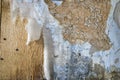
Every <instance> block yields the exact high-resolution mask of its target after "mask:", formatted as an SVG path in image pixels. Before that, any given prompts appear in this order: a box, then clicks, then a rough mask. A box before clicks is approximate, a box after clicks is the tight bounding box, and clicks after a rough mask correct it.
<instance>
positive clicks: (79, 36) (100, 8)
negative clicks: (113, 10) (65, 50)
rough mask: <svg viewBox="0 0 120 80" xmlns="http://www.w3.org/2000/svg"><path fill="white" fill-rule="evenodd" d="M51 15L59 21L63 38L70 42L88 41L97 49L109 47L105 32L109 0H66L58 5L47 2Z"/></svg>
mask: <svg viewBox="0 0 120 80" xmlns="http://www.w3.org/2000/svg"><path fill="white" fill-rule="evenodd" d="M48 5H49V9H50V12H51V13H52V15H53V16H54V17H55V18H56V19H57V20H58V21H60V24H61V25H62V28H63V35H64V39H65V40H68V41H70V42H71V43H76V40H77V41H78V42H81V41H82V42H90V43H91V44H92V45H93V47H95V48H96V49H97V50H106V49H109V48H110V47H111V45H110V44H109V38H108V37H107V35H106V33H105V29H106V20H107V18H108V14H109V11H110V6H111V5H110V0H105V1H102V0H82V1H79V0H78V1H77V0H70V1H69V0H68V1H64V2H63V3H62V4H61V5H60V6H56V5H55V4H53V3H52V2H49V3H48Z"/></svg>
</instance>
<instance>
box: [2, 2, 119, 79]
mask: <svg viewBox="0 0 120 80" xmlns="http://www.w3.org/2000/svg"><path fill="white" fill-rule="evenodd" d="M40 1H43V2H41V3H38V4H40V5H38V6H37V7H38V8H37V10H36V8H35V10H36V13H37V14H40V15H42V16H39V15H37V16H38V17H37V18H35V16H32V18H35V19H36V21H38V22H39V21H41V20H42V19H44V20H45V22H44V23H43V24H44V27H43V38H44V74H45V77H46V78H47V79H48V80H111V79H112V80H119V78H120V74H119V73H120V61H119V60H120V54H119V52H120V42H119V41H120V36H119V35H120V29H119V28H118V25H117V24H116V23H115V21H114V20H113V15H114V12H115V9H116V8H115V7H116V4H117V3H118V1H119V0H111V1H109V0H65V1H64V2H63V3H62V4H61V5H55V4H56V2H54V4H53V3H52V2H50V1H49V0H46V2H47V4H48V5H49V9H50V12H49V10H48V7H47V5H46V4H44V0H40ZM30 7H31V6H30ZM26 8H27V7H26ZM33 8H34V7H33ZM33 8H32V9H33ZM42 9H44V10H42ZM7 10H9V9H7ZM23 10H24V9H23ZM29 11H31V10H29ZM31 12H32V11H31ZM33 12H34V10H33ZM24 13H26V10H25V12H24V11H23V14H24ZM44 13H45V14H44ZM50 13H51V14H52V15H53V16H54V17H53V16H52V15H51V14H50ZM6 14H7V13H6ZM14 14H16V13H14ZM3 15H5V14H3ZM7 15H9V14H7ZM22 16H24V15H22ZM25 16H28V17H30V16H29V14H28V15H25ZM118 16H119V14H118ZM28 17H27V19H28V20H29V18H28ZM6 18H7V17H5V18H3V22H4V21H6ZM39 18H40V20H39ZM4 19H5V20H4ZM32 22H33V23H34V20H32V21H31V22H29V21H28V24H29V26H28V27H29V28H30V26H32V28H33V29H34V25H35V24H30V23H32ZM59 22H60V23H59ZM8 23H9V22H8ZM23 23H24V25H22V24H21V22H19V18H18V19H17V22H16V23H15V24H16V25H17V27H15V26H14V29H16V30H17V31H16V30H15V31H16V34H15V35H12V34H14V33H15V32H14V30H13V32H12V31H9V30H7V31H8V32H10V34H9V35H10V36H11V35H12V38H13V37H16V38H14V39H16V40H17V41H16V45H14V46H13V47H12V48H15V47H19V48H21V47H20V46H21V45H22V48H24V49H23V50H22V51H21V50H20V49H19V48H16V51H17V52H18V51H19V52H22V53H24V51H25V52H26V53H27V52H28V53H29V54H28V53H27V54H19V56H17V55H16V56H15V57H16V60H15V61H14V58H12V57H13V56H14V55H13V54H12V53H11V54H12V55H11V54H8V55H6V54H3V53H2V54H1V55H3V57H4V56H6V57H7V58H8V59H11V60H12V61H11V63H12V64H11V65H9V63H8V64H7V62H6V63H5V62H3V63H2V64H3V65H4V64H7V66H9V68H11V70H9V69H7V70H6V71H5V70H1V71H2V72H3V73H4V74H1V75H2V77H1V79H3V78H4V77H5V75H7V74H11V75H10V76H7V79H9V78H10V79H12V80H14V79H22V80H26V79H27V80H30V79H33V80H35V79H37V77H36V75H37V74H41V73H37V71H38V70H39V68H38V67H39V66H40V65H41V64H42V63H41V64H39V63H40V62H41V61H40V62H39V60H38V59H37V58H38V57H37V56H36V57H34V58H33V55H32V57H31V54H32V51H34V52H33V53H34V54H35V53H36V54H37V55H39V54H40V52H39V51H38V50H40V49H39V48H41V50H40V51H42V50H43V44H42V45H41V46H40V47H36V45H38V44H39V43H37V44H36V43H34V45H33V43H31V45H30V52H29V49H28V48H29V47H28V48H27V51H26V50H25V48H26V47H25V46H24V45H25V44H24V43H25V42H24V41H25V39H24V38H23V35H21V33H22V30H23V27H22V29H21V27H20V26H25V24H26V23H27V21H26V20H23ZM4 25H5V24H3V25H2V26H4ZM6 25H7V24H6ZM2 28H3V29H2V33H4V34H6V33H5V32H7V31H5V32H4V30H5V29H4V27H2ZM7 28H8V29H10V28H9V27H8V26H7ZM37 28H38V27H37ZM33 29H31V31H32V30H33ZM33 31H34V30H33ZM38 31H39V30H38ZM105 31H106V32H105ZM8 32H7V33H8ZM19 32H21V33H19ZM17 34H20V36H18V35H17ZM28 34H29V33H28ZM35 35H38V34H37V33H36V34H34V35H32V37H33V39H35V40H37V39H36V38H35V37H34V36H35ZM2 36H3V34H2ZM6 36H7V35H6ZM21 36H22V39H23V40H24V41H23V43H21V44H20V45H18V43H19V41H21V40H20V39H21ZM28 37H29V36H28ZM12 38H10V40H9V41H11V40H13V39H12ZM4 40H5V39H4ZM105 41H106V42H105ZM14 42H15V41H14ZM14 42H12V41H11V43H10V45H12V44H14ZM41 43H43V41H42V40H41ZM2 44H3V43H2ZM10 45H9V46H7V49H8V48H9V51H10V52H12V49H11V47H10ZM39 45H40V44H39ZM2 46H3V48H2V52H3V50H5V49H4V48H6V46H5V45H2ZM34 49H35V50H34ZM36 50H37V52H36ZM10 52H9V53H10ZM14 53H15V52H14ZM41 53H42V52H41ZM8 56H9V57H10V56H12V57H10V58H9V57H8ZM23 56H24V57H23ZM26 56H27V58H26ZM39 56H41V55H39ZM3 57H1V58H0V59H1V60H2V61H4V60H5V59H4V58H3ZM18 57H19V58H18ZM19 59H22V61H21V60H19ZM32 59H35V61H32ZM25 60H26V61H25ZM23 61H24V62H23ZM20 62H21V64H20ZM34 62H35V63H36V64H37V66H34V67H33V65H34ZM17 63H19V64H17ZM13 64H16V66H17V68H15V67H14V68H13V66H15V65H13ZM26 64H27V65H28V66H27V67H25V66H26ZM3 65H2V69H3V67H4V66H3ZM21 66H22V67H21ZM31 66H32V67H31ZM6 68H7V67H6ZM34 69H35V73H34ZM41 69H42V68H41ZM24 70H27V72H24ZM12 71H13V72H12ZM5 72H8V73H5ZM32 73H34V75H32V76H30V75H31V74H32ZM12 74H13V75H12ZM4 79H5V78H4Z"/></svg>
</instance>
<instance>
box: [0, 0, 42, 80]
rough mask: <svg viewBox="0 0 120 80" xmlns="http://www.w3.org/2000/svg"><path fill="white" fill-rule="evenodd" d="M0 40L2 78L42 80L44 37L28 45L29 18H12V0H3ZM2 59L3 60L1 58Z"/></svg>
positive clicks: (0, 77) (0, 75)
mask: <svg viewBox="0 0 120 80" xmlns="http://www.w3.org/2000/svg"><path fill="white" fill-rule="evenodd" d="M1 16H2V18H1V20H2V21H1V38H0V39H1V42H0V44H1V45H0V46H1V49H0V80H41V79H42V78H43V48H44V46H43V38H42V37H41V39H40V40H39V41H35V42H33V43H31V44H30V45H29V46H26V45H25V44H26V39H27V33H26V31H25V24H26V23H27V20H23V22H22V21H20V18H19V17H18V18H17V21H16V22H15V24H13V22H12V21H11V18H10V2H9V0H3V2H2V15H1ZM1 59H2V60H1Z"/></svg>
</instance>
